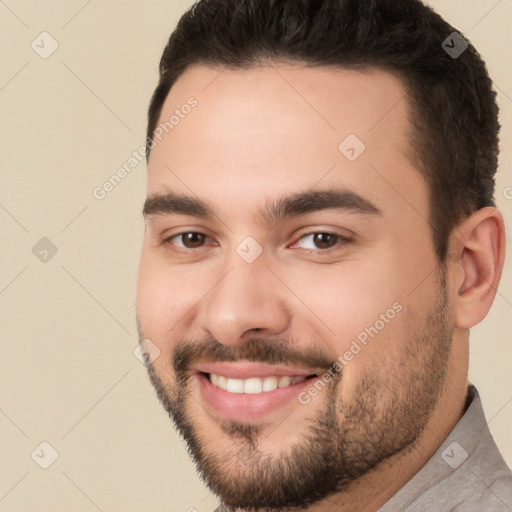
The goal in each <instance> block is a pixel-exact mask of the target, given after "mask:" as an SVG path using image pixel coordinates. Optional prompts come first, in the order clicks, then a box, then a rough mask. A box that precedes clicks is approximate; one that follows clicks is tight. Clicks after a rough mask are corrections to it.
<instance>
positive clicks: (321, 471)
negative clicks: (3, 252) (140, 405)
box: [139, 271, 452, 512]
mask: <svg viewBox="0 0 512 512" xmlns="http://www.w3.org/2000/svg"><path fill="white" fill-rule="evenodd" d="M449 318H450V317H449V305H448V290H447V286H446V276H445V273H444V271H443V272H442V274H441V280H440V287H439V292H438V295H437V298H436V300H435V301H434V304H433V306H432V308H431V310H430V311H428V312H427V314H426V315H425V316H424V317H423V318H422V320H421V321H420V322H418V323H417V324H415V325H411V326H409V332H410V333H411V334H410V337H409V339H408V340H407V343H406V344H405V348H404V349H403V351H402V353H400V354H399V356H397V358H398V359H399V360H396V361H395V363H396V364H395V365H394V366H393V368H387V369H385V370H386V372H385V375H386V377H385V379H384V378H382V377H381V375H383V373H379V372H376V371H374V369H373V368H367V369H366V370H363V371H362V372H361V374H360V378H359V380H358V382H357V383H356V384H355V385H354V386H353V391H352V392H351V393H350V394H351V398H350V399H342V397H341V390H342V389H343V383H344V380H343V375H344V372H343V369H342V370H341V371H340V372H338V373H336V374H335V376H334V378H332V379H331V380H330V381H329V382H328V383H327V385H326V386H325V388H324V390H323V391H324V392H325V395H326V396H325V399H324V400H323V401H321V398H320V397H319V398H317V400H318V403H319V406H318V410H317V411H316V413H315V415H314V416H312V417H309V418H308V419H306V420H305V419H304V418H302V421H301V422H300V423H297V428H298V429H301V430H300V431H299V434H300V436H299V438H298V440H297V441H295V442H294V443H290V444H288V445H286V444H283V443H281V444H280V451H278V452H276V453H273V454H269V453H268V450H262V449H260V448H259V444H260V441H262V439H263V429H264V428H265V426H264V425H261V424H256V423H242V422H237V421H223V422H220V421H218V420H217V421H216V423H217V424H218V426H219V427H220V428H221V430H222V435H223V441H225V440H229V441H230V444H229V448H228V449H226V448H225V446H226V444H225V443H222V449H219V445H220V443H219V444H217V446H215V443H212V442H211V438H209V431H208V421H209V420H208V414H207V413H206V412H205V410H203V409H202V408H201V407H200V404H198V403H197V400H194V398H193V396H192V395H191V394H190V385H189V384H190V383H189V379H190V376H191V373H190V366H191V364H192V363H197V362H201V363H204V362H211V361H238V360H246V361H257V362H262V363H267V364H278V363H285V364H288V365H293V364H297V365H298V366H302V367H312V366H315V367H317V368H325V370H326V372H327V370H328V369H329V368H331V367H332V366H333V365H334V363H335V361H336V360H335V359H334V360H333V358H332V356H329V355H327V354H326V353H325V352H324V351H322V350H321V349H320V348H310V349H308V350H302V351H298V350H296V349H295V348H294V347H293V345H292V344H290V343H284V342H283V341H282V340H271V339H268V338H262V339H256V338H253V339H250V340H248V341H247V343H245V344H244V345H243V346H238V347H230V346H226V345H222V344H221V343H218V342H217V341H216V340H214V339H208V340H202V341H201V340H200V341H195V342H193V341H188V342H185V341H183V342H180V343H179V344H178V345H177V347H176V348H175V350H174V351H173V355H172V361H171V362H170V367H171V368H172V371H170V375H171V376H173V379H170V380H169V379H168V380H167V381H165V380H164V378H163V377H164V376H165V373H164V372H162V373H161V374H160V375H158V374H157V371H156V369H155V366H154V364H150V365H148V367H147V368H148V374H149V378H150V381H151V383H152V385H153V386H154V388H155V390H156V392H157V395H158V398H159V400H160V402H161V403H162V405H163V407H164V408H165V410H166V411H167V412H168V414H169V416H170V417H171V418H172V420H173V422H174V424H175V426H176V428H177V430H178V431H179V433H180V434H181V436H182V437H183V438H184V440H185V441H186V443H187V445H188V450H189V453H190V455H191V457H192V458H193V460H194V462H195V463H196V466H197V469H198V472H199V474H200V475H201V477H202V479H203V480H204V481H205V483H206V484H207V485H208V487H209V488H210V489H211V491H212V492H213V493H214V494H216V495H217V496H218V497H219V498H220V499H221V501H222V503H223V505H224V506H225V507H226V508H227V510H232V511H235V510H236V509H242V510H244V511H248V512H249V511H251V512H252V511H254V512H256V511H260V512H261V511H265V512H272V511H278V510H287V509H292V508H293V509H306V508H307V507H309V506H310V505H312V504H314V503H319V502H321V501H322V500H325V499H326V498H328V497H330V496H333V495H335V494H337V493H340V492H342V491H344V490H346V489H347V488H348V486H349V485H350V484H351V483H352V482H354V481H355V480H357V479H358V478H359V477H361V476H362V475H364V474H366V473H368V472H369V471H371V470H372V469H374V468H376V466H378V464H379V463H381V462H382V461H384V460H386V459H388V458H390V457H392V456H394V455H397V454H399V453H402V454H404V455H405V454H406V453H408V451H410V450H411V449H412V448H413V446H414V444H415V442H416V441H417V440H418V439H419V438H420V436H421V434H422V433H423V431H424V430H425V427H426V425H427V423H428V420H429V419H430V416H431V414H432V411H433V410H434V408H435V405H436V404H437V401H438V399H439V397H440V396H441V394H442V391H443V389H444V386H445V379H446V373H447V372H446V370H447V364H448V356H449V352H450V346H451V338H452V326H451V323H450V321H449ZM139 334H140V339H141V340H142V339H143V336H142V329H141V326H140V323H139ZM378 342H379V341H378V340H374V341H373V343H378ZM364 350H368V348H366V349H364ZM397 369H398V370H397ZM173 373H174V375H173ZM194 408H195V411H193V409H194ZM199 416H201V417H199ZM285 420H286V418H285ZM285 420H283V421H285ZM212 421H215V420H214V419H212ZM211 428H214V427H210V429H211ZM274 428H277V427H274ZM267 435H270V434H267Z"/></svg>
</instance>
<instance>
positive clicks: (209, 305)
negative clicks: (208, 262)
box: [197, 255, 291, 346]
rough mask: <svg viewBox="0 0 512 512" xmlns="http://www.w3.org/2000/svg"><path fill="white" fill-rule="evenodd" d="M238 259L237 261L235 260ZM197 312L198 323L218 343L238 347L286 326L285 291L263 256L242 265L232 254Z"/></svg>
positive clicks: (284, 328) (287, 321) (274, 333)
mask: <svg viewBox="0 0 512 512" xmlns="http://www.w3.org/2000/svg"><path fill="white" fill-rule="evenodd" d="M237 259H238V261H236V260H237ZM230 263H231V264H230V265H228V267H227V270H225V272H224V273H223V274H222V275H220V276H219V278H218V280H217V281H216V284H215V285H214V286H213V288H212V289H211V291H210V292H209V293H208V294H207V295H206V296H205V297H204V298H203V300H202V301H201V302H200V304H199V309H198V311H197V315H198V322H199V324H200V326H201V327H202V329H203V330H204V331H205V332H208V333H210V334H211V335H212V336H213V337H214V338H215V339H216V340H217V341H218V342H219V343H223V344H224V345H231V346H240V345H243V344H244V343H245V341H246V340H247V337H248V336H250V335H251V334H254V332H255V331H257V332H258V336H278V335H279V334H280V333H282V332H283V331H285V330H286V329H287V327H288V326H289V324H290V320H291V316H290V312H289V310H288V308H287V307H286V300H285V299H286V297H285V296H284V294H285V291H286V288H285V287H284V286H283V284H282V283H280V282H279V280H278V279H277V278H276V277H275V275H274V274H273V273H272V272H271V271H270V270H269V269H268V268H267V263H266V261H265V259H264V258H263V256H260V258H258V259H257V260H256V261H255V262H253V263H246V262H245V261H243V260H242V259H240V258H239V257H238V255H235V258H233V259H232V260H230Z"/></svg>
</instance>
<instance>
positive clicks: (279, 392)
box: [196, 374, 314, 422]
mask: <svg viewBox="0 0 512 512" xmlns="http://www.w3.org/2000/svg"><path fill="white" fill-rule="evenodd" d="M196 377H197V379H198V381H199V390H200V392H201V395H202V397H203V399H204V400H205V402H206V404H207V405H209V406H210V408H211V409H212V411H213V412H215V413H217V414H218V415H220V416H221V417H223V418H225V419H230V420H237V421H248V422H255V421H258V420H260V421H261V420H263V419H264V418H265V417H266V416H268V415H269V414H270V413H272V412H274V411H276V410H278V409H280V408H282V407H284V406H286V405H289V404H290V403H291V402H292V401H294V400H295V401H296V402H297V404H299V405H300V402H299V400H298V395H299V393H300V392H301V391H302V390H303V389H305V388H307V387H308V386H310V385H311V383H312V382H313V381H314V378H307V379H306V380H303V381H302V382H298V383H297V384H293V385H291V386H286V387H284V388H277V389H274V390H273V391H264V392H262V393H257V394H250V393H230V392H229V391H226V390H224V389H222V388H219V387H218V386H214V385H213V384H212V383H211V382H210V380H209V379H208V377H206V375H204V374H197V375H196Z"/></svg>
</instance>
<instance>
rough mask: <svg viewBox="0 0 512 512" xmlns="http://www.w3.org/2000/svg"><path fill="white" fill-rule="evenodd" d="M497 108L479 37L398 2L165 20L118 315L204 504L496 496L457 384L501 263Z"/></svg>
mask: <svg viewBox="0 0 512 512" xmlns="http://www.w3.org/2000/svg"><path fill="white" fill-rule="evenodd" d="M497 115H498V109H497V106H496V102H495V93H494V92H493V90H492V84H491V81H490V79H489V77H488V74H487V71H486V68H485V65H484V63H483V62H482V60H481V58H480V56H479V55H478V53H477V52H476V50H475V49H474V48H473V47H472V46H471V45H469V46H468V43H467V42H466V40H465V39H464V38H463V36H461V35H460V34H458V33H457V32H456V31H455V29H454V28H453V27H451V26H450V25H449V24H447V23H446V22H445V21H443V20H442V19H441V18H440V17H439V16H438V15H437V14H435V13H434V12H433V11H432V10H431V9H430V8H429V7H427V6H425V5H424V4H422V3H421V2H419V1H417V0H286V1H285V0H203V1H201V2H199V3H197V4H196V5H195V6H194V7H193V8H191V9H190V10H189V11H188V12H187V13H185V15H184V16H183V17H182V19H181V20H180V22H179V24H178V27H177V29H176V31H175V32H174V33H173V34H172V36H171V38H170V40H169V42H168V45H167V47H166V48H165V50H164V53H163V56H162V60H161V63H160V83H159V85H158V87H157V89H156V91H155V93H154V95H153V98H152V101H151V105H150V109H149V126H148V155H149V157H148V197H147V201H146V204H145V206H144V216H145V219H146V231H145V238H144V243H143V249H142V256H141V261H140V270H139V281H138V299H137V315H138V326H139V334H140V341H141V343H144V344H146V345H147V346H151V347H153V348H154V349H155V352H156V353H158V354H159V356H158V357H156V358H154V360H148V370H149V376H150V379H151V382H152V384H153V385H154V387H155V389H156V391H157V393H158V396H159V398H160V400H161V402H162V404H163V405H164V407H165V409H166V410H167V412H168V413H169V414H170V416H172V419H173V420H174V423H175V425H176V427H177V428H178V429H179V431H180V433H181V434H182V436H183V437H184V439H185V440H186V442H187V443H188V446H189V449H190V453H191V455H192V457H193V458H194V460H195V462H196V464H197V467H198V470H199V472H200V474H201V475H202V477H203V478H204V480H205V481H206V483H207V484H208V486H209V487H210V489H211V490H212V491H213V492H214V493H215V494H216V495H217V496H218V497H219V499H220V501H221V505H220V506H219V508H218V510H219V511H221V510H230V511H235V510H236V511H277V510H282V511H284V510H307V511H310V512H320V511H322V512H323V511H332V510H336V511H351V512H357V511H364V512H373V511H377V510H379V511H385V512H391V511H398V510H407V511H425V510H429V511H449V510H453V511H464V512H467V511H479V512H481V511H484V510H485V511H508V510H512V473H511V472H510V470H509V468H508V467H507V465H506V464H505V462H504V460H503V458H502V457H501V455H500V454H499V452H498V449H497V447H496V445H495V444H494V441H493V439H492V437H491V435H490V433H489V430H488V427H487V424H486V421H485V418H484V415H483V410H482V405H481V402H480V399H479V396H478V393H477V391H476V388H475V387H473V386H471V385H468V380H467V376H468V357H469V354H468V336H469V329H470V328H471V327H473V326H474V325H476V324H477V323H479V322H480V321H481V320H482V319H483V318H484V317H485V316H486V314H487V312H488V311H489V309H490V307H491V304H492V302H493V299H494V297H495V293H496V288H497V286H498V283H499V280H500V276H501V272H502V267H503V261H504V245H505V239H504V225H503V219H502V216H501V214H500V212H499V211H498V210H497V209H496V208H495V206H494V202H493V190H494V175H495V172H496V166H497V154H498V130H499V125H498V121H497ZM148 344H149V345H148ZM147 346H146V348H148V347H147ZM156 349H157V350H156ZM149 363H150V364H149Z"/></svg>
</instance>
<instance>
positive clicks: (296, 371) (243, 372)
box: [194, 362, 316, 379]
mask: <svg viewBox="0 0 512 512" xmlns="http://www.w3.org/2000/svg"><path fill="white" fill-rule="evenodd" d="M194 369H195V370H196V371H197V372H201V373H214V374H215V375H223V376H224V377H227V378H229V379H250V378H252V377H270V376H276V377H282V376H288V377H298V376H304V377H308V376H309V375H315V374H316V372H315V370H311V369H307V368H291V367H289V366H284V365H270V364H261V363H251V362H237V363H232V362H231V363H224V362H216V363H205V364H200V365H197V366H195V368H194Z"/></svg>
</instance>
